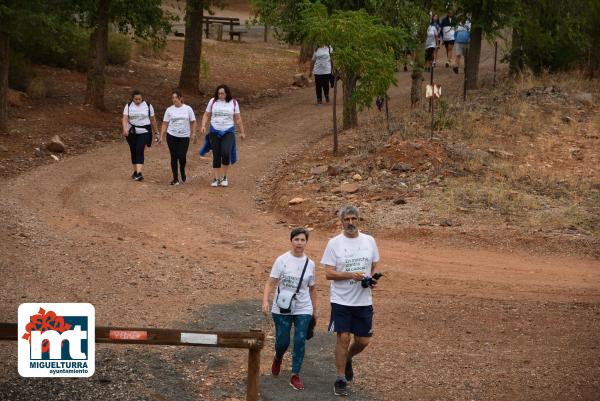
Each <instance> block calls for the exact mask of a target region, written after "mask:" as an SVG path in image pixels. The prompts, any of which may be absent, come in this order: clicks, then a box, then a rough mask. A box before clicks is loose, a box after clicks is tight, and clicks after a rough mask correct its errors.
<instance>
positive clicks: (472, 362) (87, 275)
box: [0, 74, 600, 400]
mask: <svg viewBox="0 0 600 401" xmlns="http://www.w3.org/2000/svg"><path fill="white" fill-rule="evenodd" d="M401 79H402V80H403V81H402V82H403V83H406V82H404V81H407V80H408V74H405V75H402V76H401ZM405 93H406V89H395V91H394V93H392V96H400V95H401V94H402V95H404V94H405ZM312 103H313V89H312V88H310V89H306V90H297V91H295V92H292V93H291V94H290V95H289V96H286V97H284V98H279V99H273V100H272V102H270V103H269V104H267V105H265V106H263V107H261V108H259V109H246V110H244V109H243V105H242V109H243V111H242V112H243V113H244V118H245V120H246V125H247V127H249V130H248V133H249V139H248V140H247V141H246V142H244V143H242V144H240V163H239V165H237V166H236V167H235V171H234V172H233V173H232V174H231V187H230V188H226V189H224V188H218V189H213V188H210V187H209V186H208V184H209V179H210V177H209V174H210V171H209V170H210V168H209V167H210V165H209V161H208V160H202V159H199V158H198V157H196V155H195V152H196V151H197V148H198V146H193V147H192V150H191V152H190V153H191V154H190V157H189V158H190V161H189V171H190V172H191V173H190V174H189V176H190V179H189V182H188V183H187V184H186V185H184V186H180V187H177V188H170V187H168V185H167V183H168V181H169V174H170V173H169V169H168V152H167V149H166V146H162V147H160V146H153V147H152V149H151V150H149V151H148V153H147V158H148V162H147V165H146V170H145V175H146V177H147V179H146V180H145V181H144V182H143V183H136V182H132V181H131V180H130V179H129V178H128V176H129V174H130V171H129V166H128V164H127V162H126V161H127V157H128V156H127V155H128V149H127V146H126V144H125V143H121V144H113V145H108V146H106V147H104V148H102V149H100V150H98V151H96V152H93V153H89V154H85V155H80V156H76V157H73V158H70V159H67V160H64V161H61V162H60V163H56V164H54V165H48V166H45V167H42V168H39V169H37V170H34V171H32V172H31V173H28V174H26V175H23V176H20V177H18V178H16V179H12V180H10V181H6V182H4V183H3V191H2V192H1V193H0V223H2V224H1V225H0V227H2V228H1V231H0V235H1V237H0V239H1V241H0V242H1V243H0V250H1V254H2V258H1V260H0V274H1V275H2V277H3V286H2V292H1V293H0V321H15V319H16V317H15V316H16V310H17V307H18V304H20V303H22V302H27V301H42V300H43V301H71V302H83V301H86V302H91V303H92V304H94V305H95V307H96V314H97V322H98V323H99V324H106V325H109V324H111V325H117V324H118V325H139V326H145V325H148V326H159V327H164V326H191V327H213V328H225V329H226V328H232V327H237V328H242V329H245V328H248V326H256V325H260V324H261V318H260V315H259V313H258V304H257V302H256V300H257V299H259V298H260V296H261V291H262V286H263V283H264V280H265V279H266V277H267V273H266V272H267V271H268V268H269V266H270V264H271V263H272V260H273V259H274V258H275V257H276V256H277V255H278V254H280V253H282V252H283V251H284V250H286V249H287V244H288V242H287V233H288V229H287V227H284V226H282V225H281V224H279V223H278V221H279V219H280V217H279V216H277V215H274V214H271V213H268V212H263V211H261V210H260V208H261V205H260V200H259V201H258V202H257V196H258V191H257V183H258V182H260V180H262V179H264V177H265V174H266V172H267V171H268V170H269V168H272V167H273V166H275V168H278V167H277V166H279V165H280V160H281V159H283V158H292V157H293V154H294V153H297V152H302V151H310V147H309V146H308V145H309V144H310V143H311V142H312V141H315V140H317V139H318V138H319V137H320V136H321V135H324V134H325V133H326V129H327V128H324V127H329V118H330V116H329V110H330V109H329V107H328V106H315V105H314V104H312ZM287 168H294V167H293V163H292V164H290V165H289V166H288V167H287ZM331 234H332V233H327V232H318V231H315V232H314V234H313V236H312V237H311V241H310V244H309V248H308V252H309V254H310V255H311V256H312V257H313V258H314V259H318V258H320V256H321V252H322V250H323V248H324V245H325V243H326V241H327V238H328V237H329V236H330V235H331ZM379 247H380V249H381V253H382V261H383V263H382V270H383V271H385V272H386V273H387V276H388V277H387V278H385V279H384V280H383V282H382V285H381V288H380V289H379V290H378V291H377V294H376V301H375V302H376V304H375V307H376V310H377V315H376V337H375V341H374V344H373V346H372V347H371V348H370V349H369V350H368V351H367V353H366V354H365V356H363V357H359V360H358V362H359V363H358V366H357V381H356V383H355V385H354V387H355V389H354V390H355V392H356V393H357V394H356V395H355V397H354V399H357V400H367V399H386V400H404V399H467V398H468V399H511V400H515V399H565V400H566V399H589V400H592V399H597V398H598V397H600V381H599V379H598V378H599V377H600V365H599V364H598V360H600V339H599V337H598V332H600V264H599V263H598V262H597V261H593V260H588V259H577V258H566V257H565V258H559V257H552V258H549V257H541V256H535V255H533V254H516V253H507V252H506V251H473V250H463V249H456V248H448V247H445V246H444V245H443V244H440V246H438V247H435V248H432V247H424V246H421V245H419V244H414V243H410V244H409V243H406V242H402V241H394V240H384V239H381V240H379ZM318 289H319V294H320V295H319V301H320V305H319V309H320V311H321V316H323V317H324V318H323V319H322V321H321V322H320V324H319V329H320V330H321V331H323V330H324V329H325V325H326V323H325V320H326V319H327V318H328V311H327V303H328V288H327V283H326V282H325V280H324V277H323V275H322V274H321V275H320V276H319V285H318ZM242 301H243V302H242ZM240 305H241V306H240ZM262 324H263V325H264V324H266V323H262ZM271 341H272V340H271V339H270V340H269V344H268V346H267V348H266V350H265V352H264V354H263V372H264V373H266V372H267V371H268V366H269V362H270V359H271V357H272V344H271ZM332 344H333V338H332V337H331V336H329V335H327V334H326V333H324V332H321V333H320V334H319V338H318V339H316V340H314V342H313V343H309V346H308V354H307V356H306V361H307V362H306V365H305V370H306V384H307V386H309V387H310V389H309V390H307V392H306V393H304V394H303V395H302V396H300V395H298V394H295V393H292V392H291V389H290V388H289V386H287V384H285V383H284V380H285V378H281V379H279V380H277V381H276V380H273V379H272V378H270V377H265V378H264V380H263V386H262V392H263V399H264V400H295V399H306V398H308V397H309V396H310V397H312V398H315V399H328V398H323V397H324V396H321V395H322V394H329V393H330V390H331V389H330V387H331V383H330V382H331V380H328V379H329V378H331V376H332V371H333V358H332ZM13 346H14V344H0V358H1V359H2V360H3V362H2V365H1V366H0V374H1V377H3V379H0V384H2V383H4V384H3V386H2V387H4V388H6V389H7V390H3V391H5V392H4V393H3V392H2V391H0V396H2V395H5V396H6V395H10V397H9V398H11V399H25V398H27V397H28V396H29V395H32V394H36V393H37V391H38V390H39V388H40V387H38V386H42V387H43V386H44V385H45V384H44V383H45V382H41V381H31V380H27V381H25V380H22V379H16V377H17V374H16V347H13ZM99 353H100V356H99V357H98V365H99V366H98V371H99V372H100V373H99V375H97V376H98V377H95V378H93V379H90V380H87V381H85V383H86V384H85V385H82V387H80V388H79V389H78V386H76V385H73V384H72V383H73V382H66V381H56V383H61V384H60V385H58V387H60V389H62V391H63V393H62V394H66V395H68V394H78V391H81V389H82V388H83V389H87V390H86V391H89V393H86V394H87V395H85V396H84V395H81V394H79V396H81V397H80V398H85V399H93V397H94V394H96V393H95V392H96V391H97V392H99V393H100V394H102V391H111V392H112V393H113V394H116V395H117V396H116V398H123V399H178V400H179V399H218V400H221V399H225V398H227V397H228V396H238V397H240V396H241V394H242V393H243V382H241V381H240V379H239V378H240V377H243V371H244V369H245V368H244V359H243V355H239V354H236V353H233V352H207V351H203V350H177V351H175V350H174V349H172V348H171V349H168V348H167V347H165V348H164V349H153V350H151V351H146V350H143V349H140V347H132V349H127V350H125V351H123V350H119V351H116V350H115V349H114V348H113V349H109V348H108V347H100V350H99ZM131 360H137V361H139V365H136V367H134V368H133V370H128V368H126V367H127V366H128V364H129V363H131ZM115 361H118V363H116V362H115ZM113 365H118V366H119V368H118V369H117V368H114V369H113ZM161 367H162V368H167V367H168V368H171V369H173V372H171V373H169V374H165V375H164V376H163V375H162V374H161V370H160V369H161ZM210 369H213V371H211V370H210ZM166 370H168V369H166ZM215 372H216V373H215ZM154 375H156V376H154ZM138 376H139V378H141V379H140V380H142V379H144V380H142V381H141V382H140V383H136V384H132V383H131V382H132V381H133V382H135V381H136V378H138ZM156 377H161V379H160V380H159V379H156ZM198 377H201V378H202V380H201V381H202V382H199V380H198ZM224 377H226V379H224ZM152 378H154V379H152ZM5 379H6V380H5ZM13 379H14V380H13ZM146 379H147V380H146ZM205 379H206V380H205ZM9 380H11V383H12V384H11V385H10V386H9V384H8V383H9ZM149 382H150V384H148V383H149ZM107 383H108V384H107ZM48 386H54V387H52V388H54V389H56V386H57V385H56V384H55V383H53V384H48ZM103 386H104V387H103ZM106 386H108V387H106ZM132 386H133V387H132ZM107 388H108V389H109V390H106V389H107ZM132 388H134V389H135V391H133V390H131V389H132ZM102 389H104V390H102ZM9 391H13V392H10V393H9ZM39 391H41V390H39ZM44 391H46V390H44ZM38 394H39V393H38ZM66 395H65V397H66ZM88 397H92V398H88ZM0 398H2V397H0ZM113 398H114V397H113Z"/></svg>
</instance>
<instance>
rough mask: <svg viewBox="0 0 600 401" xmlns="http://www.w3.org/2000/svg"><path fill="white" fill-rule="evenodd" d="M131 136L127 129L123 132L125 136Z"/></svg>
mask: <svg viewBox="0 0 600 401" xmlns="http://www.w3.org/2000/svg"><path fill="white" fill-rule="evenodd" d="M128 135H129V131H127V130H126V129H124V130H123V136H124V137H127V136H128Z"/></svg>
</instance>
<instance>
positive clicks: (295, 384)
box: [290, 375, 304, 390]
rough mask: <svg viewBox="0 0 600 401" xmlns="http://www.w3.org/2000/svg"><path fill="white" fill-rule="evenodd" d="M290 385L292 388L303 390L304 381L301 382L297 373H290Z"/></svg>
mask: <svg viewBox="0 0 600 401" xmlns="http://www.w3.org/2000/svg"><path fill="white" fill-rule="evenodd" d="M290 386H292V387H293V388H294V390H304V383H302V380H300V376H298V375H292V378H291V379H290Z"/></svg>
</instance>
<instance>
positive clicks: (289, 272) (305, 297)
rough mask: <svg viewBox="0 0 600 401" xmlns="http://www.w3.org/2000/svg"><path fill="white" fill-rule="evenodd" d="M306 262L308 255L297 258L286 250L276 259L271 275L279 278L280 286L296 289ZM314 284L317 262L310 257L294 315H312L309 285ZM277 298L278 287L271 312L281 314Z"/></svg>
mask: <svg viewBox="0 0 600 401" xmlns="http://www.w3.org/2000/svg"><path fill="white" fill-rule="evenodd" d="M304 263H306V256H302V257H300V258H297V257H296V256H294V255H293V254H292V253H291V252H286V253H284V254H283V255H281V256H279V257H278V258H277V259H275V263H273V268H272V269H271V277H273V278H276V279H279V287H280V288H287V289H290V290H292V291H296V288H298V281H299V280H300V276H301V275H302V269H303V268H304ZM314 285H315V262H313V261H312V260H310V259H309V261H308V265H307V266H306V272H305V273H304V278H303V279H302V285H301V286H300V291H299V292H298V295H296V300H295V302H294V307H293V308H292V313H291V314H292V315H312V313H313V305H312V301H311V300H310V293H309V292H308V289H309V288H308V287H313V286H314ZM276 298H277V289H275V295H274V296H273V306H272V307H271V312H273V313H277V314H279V307H278V306H277V303H276V302H275V299H276Z"/></svg>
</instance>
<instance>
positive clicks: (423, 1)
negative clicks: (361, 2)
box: [369, 0, 432, 106]
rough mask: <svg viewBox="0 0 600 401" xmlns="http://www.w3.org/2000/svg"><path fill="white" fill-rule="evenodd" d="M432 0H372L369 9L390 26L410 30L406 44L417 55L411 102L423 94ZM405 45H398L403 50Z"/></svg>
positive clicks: (417, 100) (414, 103)
mask: <svg viewBox="0 0 600 401" xmlns="http://www.w3.org/2000/svg"><path fill="white" fill-rule="evenodd" d="M431 7H432V1H431V0H369V10H370V11H371V12H372V13H374V14H376V15H379V16H380V17H381V18H382V19H383V21H384V22H385V23H386V24H387V25H390V26H393V27H398V28H399V29H401V30H402V31H404V32H406V33H407V34H408V36H407V47H408V48H409V49H411V50H412V51H413V52H414V55H415V58H414V63H413V68H412V72H411V90H410V103H411V105H412V106H415V105H416V104H417V103H418V102H419V101H420V100H421V99H422V97H423V70H424V68H425V35H426V34H427V25H428V23H429V15H428V11H429V10H430V9H431ZM403 51H404V48H397V49H396V54H400V53H401V52H403Z"/></svg>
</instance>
